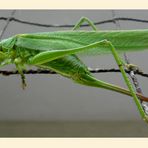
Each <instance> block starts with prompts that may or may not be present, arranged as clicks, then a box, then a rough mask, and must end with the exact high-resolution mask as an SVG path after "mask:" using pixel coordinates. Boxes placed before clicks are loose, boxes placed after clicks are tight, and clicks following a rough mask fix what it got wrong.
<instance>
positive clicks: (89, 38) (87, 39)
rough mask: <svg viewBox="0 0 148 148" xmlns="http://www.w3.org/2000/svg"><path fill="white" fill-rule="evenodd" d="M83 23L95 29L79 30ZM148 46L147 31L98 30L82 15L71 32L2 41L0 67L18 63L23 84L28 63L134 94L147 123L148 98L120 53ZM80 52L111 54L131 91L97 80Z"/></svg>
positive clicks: (117, 90) (94, 85) (38, 34)
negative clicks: (135, 85) (129, 74)
mask: <svg viewBox="0 0 148 148" xmlns="http://www.w3.org/2000/svg"><path fill="white" fill-rule="evenodd" d="M84 22H87V23H88V24H89V25H90V26H91V27H92V29H93V31H78V29H79V28H80V26H81V24H82V23H84ZM146 48H148V30H118V31H117V30H112V31H97V29H96V27H95V26H94V24H93V22H92V21H90V20H89V19H87V18H82V19H80V21H79V22H78V23H77V24H76V25H75V26H74V28H73V30H71V31H57V32H43V33H32V34H18V35H15V36H13V37H10V38H8V39H5V40H2V41H1V42H0V66H4V65H7V64H15V65H16V69H17V70H18V72H19V73H20V75H21V78H22V83H23V85H24V86H25V76H24V74H23V70H24V69H25V65H30V66H36V67H40V68H44V69H50V70H53V71H55V72H57V73H59V74H61V75H63V76H65V77H68V78H71V79H72V80H74V81H75V82H77V83H80V84H83V85H87V86H92V87H99V88H104V89H108V90H111V91H115V92H118V93H122V94H125V95H129V96H132V97H133V98H134V101H135V103H136V105H137V107H138V110H139V112H140V114H141V116H142V118H143V119H144V120H145V121H147V122H148V116H147V114H146V113H145V111H144V109H143V107H142V106H141V102H140V100H142V101H148V98H147V97H144V96H143V95H142V94H139V93H136V92H135V90H134V89H133V87H132V84H131V82H130V80H129V78H128V77H127V75H126V73H125V71H124V67H129V66H133V65H128V66H126V65H125V63H124V62H123V60H122V59H121V58H120V57H119V56H118V53H117V52H119V53H120V52H125V51H140V50H143V49H146ZM80 53H81V54H83V53H84V54H88V55H96V54H106V53H112V55H113V56H114V58H115V61H116V63H117V65H118V67H119V69H120V71H121V73H122V75H123V78H124V80H125V82H126V84H127V86H128V89H129V90H127V89H124V88H121V87H119V86H116V85H113V84H110V83H106V82H104V81H101V80H98V79H96V78H95V77H94V76H93V75H92V74H91V73H90V72H89V70H88V68H87V66H86V65H85V64H84V63H83V62H82V61H81V60H80V59H79V57H78V54H80ZM138 98H139V99H138Z"/></svg>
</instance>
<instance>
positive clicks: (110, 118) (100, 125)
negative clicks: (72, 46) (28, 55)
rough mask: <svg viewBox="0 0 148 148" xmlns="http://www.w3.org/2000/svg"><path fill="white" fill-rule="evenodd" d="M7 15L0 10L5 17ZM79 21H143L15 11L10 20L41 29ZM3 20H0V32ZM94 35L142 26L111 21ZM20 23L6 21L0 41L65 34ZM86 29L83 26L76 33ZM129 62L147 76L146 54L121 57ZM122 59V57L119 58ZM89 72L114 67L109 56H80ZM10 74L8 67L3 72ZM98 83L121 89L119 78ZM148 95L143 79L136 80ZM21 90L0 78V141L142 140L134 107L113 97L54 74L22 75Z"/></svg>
mask: <svg viewBox="0 0 148 148" xmlns="http://www.w3.org/2000/svg"><path fill="white" fill-rule="evenodd" d="M11 12H12V10H0V17H9V16H10V14H11ZM82 16H85V17H88V18H89V19H91V20H92V21H94V22H97V21H103V20H108V19H112V18H113V17H130V18H139V19H147V20H148V10H114V11H113V10H17V11H16V12H15V14H14V16H13V17H15V18H17V19H21V20H25V21H30V22H36V23H41V24H42V23H43V24H61V25H62V24H75V23H76V22H77V21H78V20H79V19H80V18H81V17H82ZM5 24H6V21H4V20H0V30H2V29H3V28H4V26H5ZM97 28H98V29H99V30H112V29H122V30H123V29H146V28H148V23H140V22H132V21H117V22H116V24H115V23H106V24H101V25H97ZM70 29H71V28H53V27H51V28H49V27H38V26H31V25H27V24H21V23H18V22H15V21H11V22H10V23H9V25H8V27H7V29H6V31H5V33H4V35H3V38H7V37H10V36H12V35H15V34H21V33H33V32H49V31H57V30H70ZM82 29H83V30H84V29H86V30H90V28H89V27H85V28H82ZM127 55H128V57H129V59H130V62H131V63H134V64H137V65H138V66H139V67H140V68H141V69H142V70H143V71H144V72H146V73H148V66H147V57H148V51H146V50H145V51H140V52H132V53H127ZM121 56H123V55H121ZM82 59H83V61H84V63H86V65H87V66H89V67H91V68H117V65H116V63H115V61H114V58H113V56H112V55H101V56H96V57H82ZM2 69H5V70H10V69H11V70H14V69H15V67H14V66H11V67H10V66H9V67H7V66H6V67H4V68H2ZM95 76H96V77H97V78H98V79H101V80H104V81H107V82H110V83H114V84H117V85H120V86H122V87H126V85H125V83H124V81H123V78H122V76H121V74H120V73H102V74H95ZM137 78H138V80H139V83H140V85H141V87H142V90H143V92H144V94H145V95H146V96H148V92H147V88H148V79H147V78H144V77H141V76H137ZM26 79H27V88H26V89H25V90H22V88H21V80H20V76H19V75H15V76H8V77H4V76H2V75H1V76H0V136H1V137H8V136H9V137H15V136H19V137H23V136H26V137H30V136H34V137H37V136H39V137H42V136H47V137H57V136H58V137H73V136H75V137H84V136H87V137H143V136H144V137H147V136H148V124H146V123H145V122H144V121H143V120H142V119H141V117H140V115H139V112H138V110H137V107H136V105H135V102H134V101H133V99H132V98H131V97H127V96H124V95H121V94H118V93H115V92H111V91H107V90H103V89H99V88H91V87H87V86H82V85H79V84H75V83H73V82H72V81H71V80H69V79H67V78H64V77H62V76H60V75H26Z"/></svg>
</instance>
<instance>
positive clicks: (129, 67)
mask: <svg viewBox="0 0 148 148" xmlns="http://www.w3.org/2000/svg"><path fill="white" fill-rule="evenodd" d="M125 67H126V69H127V70H129V71H134V72H142V70H141V69H140V68H139V67H138V66H137V65H134V64H125Z"/></svg>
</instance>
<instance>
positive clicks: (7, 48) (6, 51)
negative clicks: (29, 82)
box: [0, 37, 16, 66]
mask: <svg viewBox="0 0 148 148" xmlns="http://www.w3.org/2000/svg"><path fill="white" fill-rule="evenodd" d="M15 40H16V39H15V37H11V38H8V39H4V40H2V41H1V42H0V66H4V65H7V64H10V63H11V57H12V56H11V55H12V49H13V46H14V41H15Z"/></svg>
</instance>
